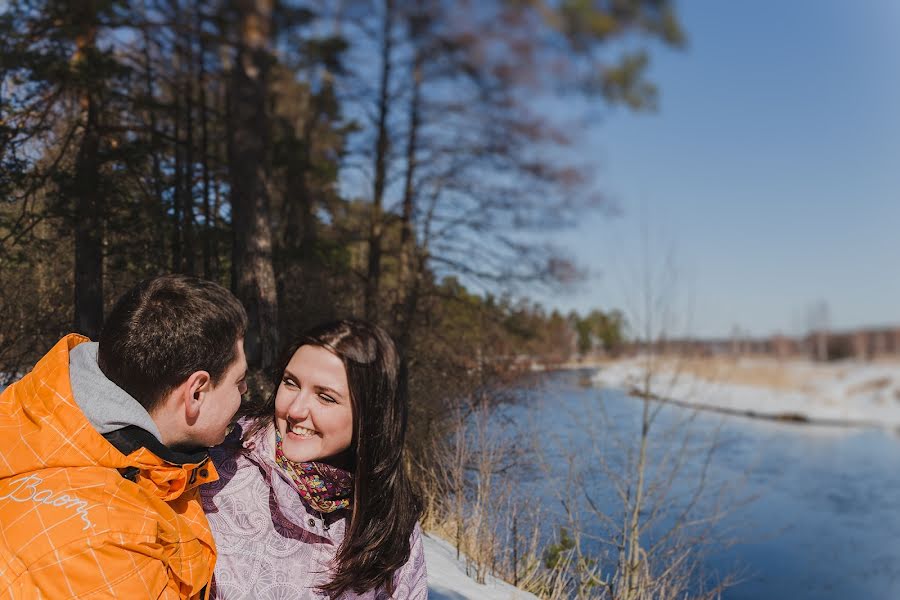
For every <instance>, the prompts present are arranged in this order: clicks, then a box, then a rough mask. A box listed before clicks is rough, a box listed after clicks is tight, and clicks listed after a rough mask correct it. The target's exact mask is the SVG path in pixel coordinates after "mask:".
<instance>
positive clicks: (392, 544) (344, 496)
mask: <svg viewBox="0 0 900 600" xmlns="http://www.w3.org/2000/svg"><path fill="white" fill-rule="evenodd" d="M407 404H408V399H407V395H406V373H405V369H404V366H403V363H402V361H401V359H400V356H399V354H398V352H397V349H396V347H395V346H394V343H393V341H392V340H391V338H390V337H389V336H388V335H387V334H386V333H385V332H384V331H383V330H382V329H381V328H379V327H377V326H374V325H371V324H369V323H365V322H362V321H352V320H345V321H337V322H334V323H329V324H326V325H322V326H320V327H317V328H314V329H312V330H311V331H308V332H307V333H305V334H304V335H302V336H301V337H300V338H299V340H297V341H296V343H295V344H294V345H293V346H292V349H291V350H290V351H289V352H288V353H287V360H286V361H285V362H284V363H283V364H282V368H281V369H279V371H278V378H277V380H276V388H275V391H274V392H273V393H272V394H271V396H270V397H269V398H268V400H267V402H265V403H264V405H262V406H260V407H259V408H257V409H255V410H251V411H248V414H247V415H246V416H245V417H243V418H242V419H241V420H240V421H238V425H237V426H236V427H235V430H234V431H232V433H231V435H229V437H228V439H226V441H225V442H224V443H223V444H222V445H221V446H219V447H218V448H215V449H213V450H212V452H211V456H212V458H213V461H214V462H215V465H216V469H217V470H218V472H219V477H220V479H219V481H217V482H216V483H213V484H210V485H208V486H205V487H204V488H203V489H202V490H201V495H202V500H203V507H204V510H205V511H206V513H207V518H208V519H209V524H210V527H211V528H212V532H213V535H214V536H215V540H216V546H217V548H218V552H219V558H218V561H217V563H216V567H215V579H214V582H213V594H212V597H213V598H221V599H224V600H234V599H237V598H261V599H266V598H334V597H338V596H341V597H358V596H357V595H360V596H362V597H364V598H376V599H381V598H426V597H427V594H428V589H427V581H426V577H425V559H424V555H423V550H422V540H421V537H420V532H419V528H418V525H417V520H418V518H419V515H420V512H421V510H420V507H419V505H418V503H417V502H416V500H415V496H414V494H413V491H412V489H411V486H410V482H409V480H408V478H407V475H406V472H405V470H404V467H403V440H404V436H405V430H406V415H407Z"/></svg>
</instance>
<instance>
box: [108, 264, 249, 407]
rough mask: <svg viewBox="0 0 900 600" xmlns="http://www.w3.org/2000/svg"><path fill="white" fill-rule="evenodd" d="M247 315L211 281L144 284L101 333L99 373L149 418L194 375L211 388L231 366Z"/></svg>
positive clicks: (125, 298) (173, 278)
mask: <svg viewBox="0 0 900 600" xmlns="http://www.w3.org/2000/svg"><path fill="white" fill-rule="evenodd" d="M246 331H247V313H246V311H244V307H243V306H242V305H241V303H240V302H239V301H238V299H237V298H235V297H234V295H233V294H232V293H231V292H229V291H228V290H227V289H225V288H224V287H222V286H220V285H219V284H217V283H213V282H212V281H206V280H203V279H199V278H196V277H188V276H186V275H163V276H161V277H156V278H153V279H148V280H146V281H142V282H141V283H139V284H138V285H136V286H135V287H133V288H132V289H130V290H129V291H127V292H125V294H123V295H122V297H121V298H119V300H118V301H117V302H116V305H115V306H114V307H113V309H112V312H111V313H110V314H109V317H108V318H107V319H106V323H105V324H104V325H103V330H102V331H101V333H100V340H99V341H100V347H99V351H98V363H99V365H100V369H101V370H102V371H103V373H104V374H105V375H106V376H107V377H108V378H109V379H110V381H112V382H113V383H115V384H116V385H118V386H119V387H120V388H122V389H123V390H125V391H126V392H128V393H129V394H130V395H131V396H132V397H134V398H135V399H136V400H137V401H138V402H140V403H141V405H142V406H143V407H144V408H145V409H147V411H148V412H150V411H152V410H153V409H155V408H156V407H157V406H159V404H160V403H161V402H162V401H163V399H164V398H165V396H166V395H167V394H168V393H169V392H170V391H172V390H173V389H175V388H176V387H178V386H179V385H180V384H181V383H182V382H184V380H186V379H187V378H188V377H189V376H190V375H191V373H194V372H195V371H207V372H208V373H209V375H210V378H211V379H212V384H213V385H216V384H217V383H218V382H219V380H220V379H221V377H222V376H223V375H224V374H225V371H227V370H228V367H229V366H230V365H231V363H233V362H234V361H235V359H236V358H237V353H236V347H237V341H238V340H240V339H242V338H243V337H244V334H245V333H246Z"/></svg>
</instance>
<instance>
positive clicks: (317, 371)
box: [275, 346, 353, 462]
mask: <svg viewBox="0 0 900 600" xmlns="http://www.w3.org/2000/svg"><path fill="white" fill-rule="evenodd" d="M275 426H276V427H277V428H278V431H279V432H280V433H281V438H282V451H283V452H284V455H285V456H286V457H287V458H288V459H290V460H292V461H294V462H309V461H323V462H328V461H329V459H334V458H335V457H337V456H338V455H340V454H341V453H342V452H344V451H345V450H346V449H347V448H349V447H350V442H351V440H352V439H353V409H352V406H351V404H350V390H349V388H348V386H347V373H346V371H345V370H344V364H343V363H342V362H341V359H339V358H338V357H337V356H335V355H334V354H332V353H331V352H330V351H328V350H326V349H325V348H321V347H319V346H301V347H300V348H299V349H298V350H297V351H296V352H295V353H294V356H292V357H291V361H290V362H289V363H288V365H287V367H286V368H285V370H284V374H283V375H282V377H281V383H280V384H279V386H278V391H277V392H276V394H275Z"/></svg>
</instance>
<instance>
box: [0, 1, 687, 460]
mask: <svg viewBox="0 0 900 600" xmlns="http://www.w3.org/2000/svg"><path fill="white" fill-rule="evenodd" d="M682 41H683V35H682V31H681V29H680V26H679V23H678V20H677V18H676V15H675V14H674V11H673V8H672V6H671V2H670V1H668V0H612V1H595V2H589V1H588V2H586V1H576V0H566V1H562V2H548V1H544V0H527V1H524V2H523V1H519V0H515V1H514V0H486V1H484V2H471V1H467V0H458V1H449V0H378V1H357V0H344V1H341V2H325V1H322V2H300V1H297V2H291V1H286V0H211V1H207V2H200V1H199V0H8V1H7V2H4V3H3V5H2V6H0V199H2V202H0V373H4V374H6V375H7V376H10V377H12V376H14V375H15V374H16V373H18V372H21V371H22V370H23V369H26V368H28V367H29V366H30V365H31V364H32V363H33V362H34V360H36V359H37V358H38V357H39V356H40V354H41V353H42V352H44V351H45V350H46V349H47V348H49V347H50V346H51V344H52V343H53V342H54V341H55V340H56V339H57V338H58V337H59V336H60V335H62V334H64V333H66V332H69V331H77V332H81V333H84V334H86V335H88V336H96V335H97V333H98V332H99V330H100V328H101V326H102V323H103V317H104V313H105V311H106V310H108V309H109V308H110V304H111V302H112V301H113V300H114V299H115V298H116V297H117V296H118V295H119V294H120V293H121V292H122V291H124V290H125V289H127V288H128V287H130V286H131V285H133V284H134V283H135V282H136V281H138V280H140V279H143V278H146V277H148V276H152V275H155V274H159V273H165V272H179V273H188V274H194V275H197V276H201V277H205V278H208V279H212V280H215V281H218V282H220V283H222V284H224V285H226V286H228V287H230V288H231V289H232V290H234V291H235V293H236V294H237V295H238V297H239V298H240V299H241V301H242V302H243V303H244V305H245V306H246V307H247V310H248V313H249V316H250V331H249V332H248V336H247V339H246V341H245V346H246V350H247V355H248V360H249V361H250V363H251V365H252V366H254V367H256V368H258V369H261V370H265V369H268V368H269V367H271V366H272V365H273V363H274V362H275V360H276V357H277V356H278V353H279V351H280V348H281V344H283V343H284V342H285V341H286V338H287V337H289V336H290V333H291V332H294V331H297V330H299V329H302V328H304V327H307V326H309V325H312V324H314V323H316V322H319V321H322V320H323V319H327V318H332V317H340V316H347V315H357V316H361V317H365V318H368V319H370V320H373V321H376V322H378V323H380V324H382V325H384V326H385V327H386V328H387V329H388V330H390V331H391V333H392V334H393V335H394V336H395V338H396V339H397V340H398V341H399V343H400V345H401V346H402V348H403V351H404V353H405V354H406V356H407V357H408V359H409V362H410V374H411V387H412V395H413V414H412V422H411V427H410V431H411V433H412V435H413V449H414V452H415V451H416V450H415V449H416V448H417V440H419V442H421V440H423V439H427V436H429V435H432V434H433V433H434V432H435V431H439V429H437V430H436V429H435V427H438V428H439V424H440V423H441V422H442V421H441V420H442V418H443V415H445V414H446V411H447V410H449V407H450V406H451V405H452V404H453V402H454V401H455V399H459V398H461V397H465V396H466V395H471V394H473V393H476V392H477V390H480V389H484V388H485V386H487V385H490V384H492V383H494V381H496V380H497V378H500V379H501V380H502V379H503V378H506V377H509V376H510V375H513V374H515V373H516V372H517V370H518V369H520V368H522V366H523V364H524V363H523V361H522V357H526V358H528V359H529V360H531V359H535V360H538V361H543V362H547V363H553V362H559V361H563V360H566V359H567V358H568V357H569V355H570V354H571V353H573V352H582V353H583V352H588V351H591V350H593V349H596V348H600V347H602V348H605V349H607V350H610V351H612V350H614V349H615V348H616V347H617V346H618V345H619V344H621V342H622V336H623V333H624V329H623V328H624V322H623V321H622V318H621V315H620V314H618V313H616V312H614V311H606V312H604V311H601V310H597V311H594V312H593V313H591V314H589V315H583V316H579V315H575V314H572V315H562V314H559V313H557V312H548V311H546V310H545V309H543V308H541V307H540V306H538V305H536V304H534V303H532V302H530V301H527V300H515V299H514V298H517V297H521V296H522V294H521V290H524V289H529V288H530V287H531V286H538V285H541V286H550V288H551V289H552V286H563V285H565V284H568V283H571V282H573V281H574V280H576V279H577V278H578V277H579V276H580V275H581V273H580V270H579V268H578V267H577V265H574V264H573V263H572V262H571V261H570V260H568V258H567V257H566V255H565V253H564V252H562V251H560V249H558V248H555V247H553V246H549V245H542V244H536V243H535V242H534V240H535V239H537V238H536V237H535V236H530V235H525V234H527V233H529V232H535V231H538V232H541V233H545V234H546V233H550V232H552V231H554V230H556V229H558V228H562V227H565V226H566V225H569V224H571V223H573V222H574V221H575V220H576V219H577V218H578V217H579V216H581V215H583V214H584V212H585V211H589V210H597V209H601V210H602V209H604V208H605V207H606V205H605V203H604V201H603V198H602V196H601V195H599V194H598V193H597V188H598V186H597V182H596V181H595V180H594V178H593V173H592V170H591V165H590V164H589V162H588V161H587V160H586V159H585V157H583V156H580V155H578V153H577V152H576V151H575V150H574V149H573V146H572V143H573V140H574V139H575V138H576V137H577V134H578V130H579V129H580V128H583V127H584V126H585V125H586V124H587V123H589V122H591V121H593V120H598V119H599V118H600V111H601V109H604V108H605V107H609V106H611V105H615V104H619V105H624V106H626V107H627V108H630V109H645V108H652V107H653V106H654V103H655V99H656V89H655V88H654V86H653V85H652V83H651V82H649V81H648V80H647V78H646V76H645V75H646V67H647V65H648V53H647V50H646V45H647V44H648V43H654V42H655V43H661V44H665V45H671V46H678V45H680V44H681V43H682ZM420 458H421V457H420ZM432 459H433V460H438V457H433V458H432Z"/></svg>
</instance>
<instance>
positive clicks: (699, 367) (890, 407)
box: [591, 357, 900, 428]
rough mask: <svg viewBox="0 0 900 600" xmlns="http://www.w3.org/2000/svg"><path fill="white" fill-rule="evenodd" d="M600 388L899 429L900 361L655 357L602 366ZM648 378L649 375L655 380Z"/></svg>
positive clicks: (596, 378) (785, 417)
mask: <svg viewBox="0 0 900 600" xmlns="http://www.w3.org/2000/svg"><path fill="white" fill-rule="evenodd" d="M595 368H596V373H595V374H594V375H593V376H592V377H591V381H592V383H593V384H594V385H596V386H600V387H614V388H620V389H624V390H626V391H628V392H630V393H636V394H645V393H647V394H649V395H650V396H651V397H653V398H656V399H659V400H663V401H669V402H672V403H675V404H679V405H682V406H687V407H693V408H697V409H702V410H711V411H716V412H722V413H726V414H734V415H740V416H746V417H753V418H762V419H773V420H780V421H793V422H802V423H815V424H823V425H839V426H864V427H886V428H900V363H897V362H879V363H862V362H855V361H840V362H834V363H813V362H810V361H802V360H792V361H776V360H774V359H765V358H752V359H749V358H744V359H722V358H714V359H681V360H679V359H668V358H667V359H655V360H654V361H650V360H648V359H647V358H645V357H638V358H631V359H624V360H619V361H612V362H608V363H605V364H601V365H599V366H597V367H595ZM648 375H649V376H648Z"/></svg>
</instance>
